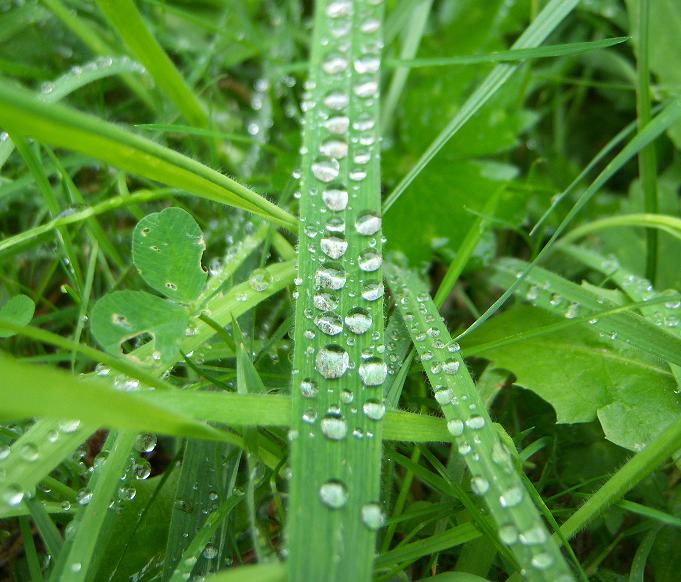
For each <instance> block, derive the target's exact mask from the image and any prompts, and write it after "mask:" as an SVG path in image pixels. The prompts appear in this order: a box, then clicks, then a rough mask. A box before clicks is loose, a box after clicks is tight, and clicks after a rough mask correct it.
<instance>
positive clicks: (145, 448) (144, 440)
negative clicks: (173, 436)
mask: <svg viewBox="0 0 681 582" xmlns="http://www.w3.org/2000/svg"><path fill="white" fill-rule="evenodd" d="M155 447H156V435H155V434H153V433H150V432H143V433H141V434H139V435H137V438H135V450H136V451H139V452H140V453H150V452H151V451H153V450H154V448H155Z"/></svg>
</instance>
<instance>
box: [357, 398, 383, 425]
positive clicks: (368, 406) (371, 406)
mask: <svg viewBox="0 0 681 582" xmlns="http://www.w3.org/2000/svg"><path fill="white" fill-rule="evenodd" d="M362 410H363V411H364V414H365V415H366V416H367V417H368V418H370V419H372V420H381V419H382V418H383V417H384V416H385V404H383V403H382V402H378V401H377V400H367V401H366V402H365V403H364V406H362Z"/></svg>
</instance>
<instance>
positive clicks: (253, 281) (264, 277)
mask: <svg viewBox="0 0 681 582" xmlns="http://www.w3.org/2000/svg"><path fill="white" fill-rule="evenodd" d="M272 280H273V279H272V274H271V273H270V272H269V271H268V270H267V269H255V270H254V271H253V272H252V273H251V274H250V276H249V277H248V284H249V285H250V287H251V289H253V290H254V291H258V292H260V291H266V290H267V289H269V288H270V285H272Z"/></svg>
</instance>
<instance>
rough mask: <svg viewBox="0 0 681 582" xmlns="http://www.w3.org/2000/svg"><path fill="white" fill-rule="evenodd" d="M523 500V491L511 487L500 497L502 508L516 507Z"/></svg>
mask: <svg viewBox="0 0 681 582" xmlns="http://www.w3.org/2000/svg"><path fill="white" fill-rule="evenodd" d="M522 500H523V490H522V489H521V488H520V487H511V488H510V489H507V490H506V491H504V493H502V494H501V496H500V497H499V503H500V504H501V507H515V506H516V505H518V504H519V503H520V502H521V501H522Z"/></svg>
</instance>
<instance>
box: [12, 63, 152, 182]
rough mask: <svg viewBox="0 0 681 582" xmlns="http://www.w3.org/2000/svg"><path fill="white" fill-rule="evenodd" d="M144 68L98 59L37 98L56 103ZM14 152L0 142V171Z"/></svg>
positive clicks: (46, 87)
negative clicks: (101, 81)
mask: <svg viewBox="0 0 681 582" xmlns="http://www.w3.org/2000/svg"><path fill="white" fill-rule="evenodd" d="M144 72H145V71H144V67H142V66H141V65H140V64H139V63H136V62H135V61H133V60H131V59H129V58H128V57H100V58H98V59H95V60H94V61H90V62H89V63H85V64H83V65H80V66H76V67H71V69H70V70H69V71H68V72H67V73H64V74H63V75H61V76H60V77H58V78H57V79H55V80H54V81H53V82H51V83H48V84H46V85H44V86H43V92H42V93H41V94H40V96H39V98H40V99H41V100H42V101H44V102H45V103H56V102H57V101H59V100H61V99H63V98H64V97H66V96H67V95H70V94H71V93H73V92H74V91H77V90H78V89H80V88H81V87H85V86H86V85H89V84H90V83H93V82H95V81H98V80H100V79H104V78H106V77H111V76H113V75H123V74H126V73H144ZM13 150H14V142H12V140H11V139H7V140H5V141H3V142H0V169H2V166H4V165H5V162H6V161H7V158H9V156H10V155H11V153H12V151H13Z"/></svg>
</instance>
